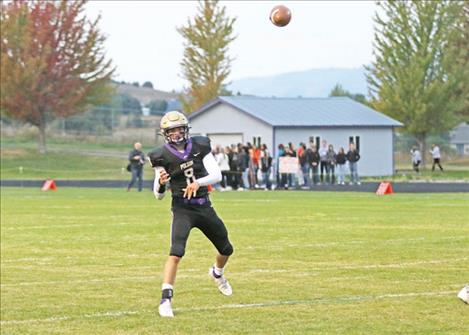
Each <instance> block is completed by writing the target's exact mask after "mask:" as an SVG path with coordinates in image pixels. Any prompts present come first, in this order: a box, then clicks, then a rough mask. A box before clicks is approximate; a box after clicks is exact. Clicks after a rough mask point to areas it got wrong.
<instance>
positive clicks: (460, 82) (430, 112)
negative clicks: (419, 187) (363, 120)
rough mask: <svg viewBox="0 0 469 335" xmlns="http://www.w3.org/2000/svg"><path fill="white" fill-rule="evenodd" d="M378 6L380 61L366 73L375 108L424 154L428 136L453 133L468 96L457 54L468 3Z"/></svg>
mask: <svg viewBox="0 0 469 335" xmlns="http://www.w3.org/2000/svg"><path fill="white" fill-rule="evenodd" d="M378 5H379V6H380V7H381V9H382V12H383V14H382V15H380V14H378V12H377V13H376V14H375V18H374V21H375V40H374V51H373V54H374V56H375V59H374V61H373V62H372V64H371V66H369V67H366V70H367V81H368V88H369V93H370V95H371V97H372V105H373V107H375V108H376V109H377V110H380V111H382V112H384V113H385V114H388V115H390V116H391V117H394V118H396V119H398V120H399V121H401V122H402V123H404V125H405V130H406V131H407V132H408V133H409V134H412V135H413V136H415V137H416V138H417V141H418V143H419V145H420V147H421V148H422V152H423V153H424V154H425V153H426V144H425V140H426V138H427V136H428V135H429V134H432V133H441V132H443V131H447V130H449V129H451V128H452V127H454V125H455V124H456V123H457V117H456V113H457V111H458V110H461V108H462V104H463V101H464V95H467V92H465V93H464V92H463V91H464V90H466V89H467V84H466V85H464V81H465V80H467V77H466V78H465V77H464V76H465V75H467V68H466V69H464V68H463V67H461V66H456V65H457V64H458V61H457V60H458V57H459V56H460V52H461V51H455V48H454V45H455V44H456V43H457V42H458V41H461V40H462V38H463V36H462V31H463V29H462V27H463V22H464V15H463V14H462V13H463V10H462V7H463V1H449V0H442V1H383V2H379V3H378ZM466 45H467V42H466ZM466 51H467V50H466ZM464 86H466V88H464Z"/></svg>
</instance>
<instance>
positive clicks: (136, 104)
mask: <svg viewBox="0 0 469 335" xmlns="http://www.w3.org/2000/svg"><path fill="white" fill-rule="evenodd" d="M119 99H120V105H121V108H122V111H123V114H126V115H127V114H135V115H141V114H142V105H141V104H140V101H138V99H137V98H134V97H133V96H131V95H129V94H125V93H124V94H119Z"/></svg>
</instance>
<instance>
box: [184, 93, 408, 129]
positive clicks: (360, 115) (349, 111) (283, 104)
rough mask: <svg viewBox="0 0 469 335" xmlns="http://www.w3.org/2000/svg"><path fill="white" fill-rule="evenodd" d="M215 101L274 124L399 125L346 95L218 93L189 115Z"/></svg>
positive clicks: (326, 125)
mask: <svg viewBox="0 0 469 335" xmlns="http://www.w3.org/2000/svg"><path fill="white" fill-rule="evenodd" d="M219 103H226V104H229V105H231V106H233V107H234V108H236V109H238V110H240V111H242V112H245V113H247V114H250V115H251V116H253V117H255V118H257V119H260V120H261V121H264V122H266V123H268V124H270V125H272V126H275V127H282V126H283V127H288V126H296V127H298V126H300V127H301V126H303V127H308V126H309V127H311V126H319V127H341V126H379V127H383V126H384V127H400V126H402V123H400V122H398V121H396V120H394V119H392V118H390V117H388V116H386V115H384V114H381V113H379V112H377V111H375V110H374V109H372V108H369V107H367V106H365V105H363V104H361V103H358V102H356V101H355V100H352V99H351V98H348V97H329V98H261V97H252V96H222V97H219V98H218V99H215V100H212V101H210V102H209V103H207V104H206V105H204V106H202V107H201V108H200V109H199V110H197V111H196V112H194V113H193V114H192V115H190V119H193V118H195V117H197V115H199V114H201V113H203V112H205V111H207V110H209V109H210V108H212V107H213V106H215V105H217V104H219Z"/></svg>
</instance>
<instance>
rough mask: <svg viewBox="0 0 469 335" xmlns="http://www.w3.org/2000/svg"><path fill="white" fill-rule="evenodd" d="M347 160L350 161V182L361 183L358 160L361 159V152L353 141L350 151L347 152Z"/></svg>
mask: <svg viewBox="0 0 469 335" xmlns="http://www.w3.org/2000/svg"><path fill="white" fill-rule="evenodd" d="M347 160H348V161H349V168H350V184H357V185H361V183H360V179H359V177H358V161H359V160H360V154H359V153H358V151H357V150H356V149H355V144H354V143H353V142H351V143H350V145H349V151H348V152H347Z"/></svg>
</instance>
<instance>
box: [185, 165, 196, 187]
mask: <svg viewBox="0 0 469 335" xmlns="http://www.w3.org/2000/svg"><path fill="white" fill-rule="evenodd" d="M184 176H186V182H187V185H189V184H191V183H193V182H195V176H194V169H193V168H189V169H186V170H184Z"/></svg>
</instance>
